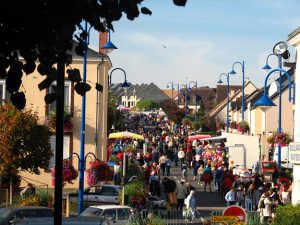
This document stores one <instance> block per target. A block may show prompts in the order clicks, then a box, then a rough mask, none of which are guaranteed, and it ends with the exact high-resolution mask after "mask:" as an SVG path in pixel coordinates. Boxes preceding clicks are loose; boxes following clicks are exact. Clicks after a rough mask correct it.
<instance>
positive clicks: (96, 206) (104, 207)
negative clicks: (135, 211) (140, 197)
mask: <svg viewBox="0 0 300 225" xmlns="http://www.w3.org/2000/svg"><path fill="white" fill-rule="evenodd" d="M89 208H97V209H103V210H105V209H131V207H129V206H127V205H123V206H122V205H92V206H89Z"/></svg>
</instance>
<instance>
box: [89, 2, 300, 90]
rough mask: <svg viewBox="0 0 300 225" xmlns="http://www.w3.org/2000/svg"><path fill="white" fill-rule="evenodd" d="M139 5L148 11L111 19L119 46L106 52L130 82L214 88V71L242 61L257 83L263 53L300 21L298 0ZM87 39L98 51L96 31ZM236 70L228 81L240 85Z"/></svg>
mask: <svg viewBox="0 0 300 225" xmlns="http://www.w3.org/2000/svg"><path fill="white" fill-rule="evenodd" d="M142 6H146V7H148V8H149V9H150V10H151V11H152V13H153V14H152V15H151V16H148V15H143V14H141V15H140V16H139V18H137V19H136V20H134V21H129V20H127V19H126V17H125V16H123V17H122V19H121V20H120V21H117V22H115V23H114V28H115V32H114V33H112V34H111V41H112V42H113V43H114V44H115V45H116V46H117V47H118V50H115V51H113V52H112V53H110V55H109V56H110V58H111V61H112V64H113V67H114V68H115V67H121V68H123V69H124V70H125V71H126V73H127V79H128V81H130V82H131V83H133V84H141V83H150V82H154V83H155V84H157V85H158V86H159V87H161V88H165V87H166V84H167V83H168V82H171V81H173V82H174V83H180V84H184V83H185V80H186V77H188V82H189V81H196V80H197V81H198V84H199V85H200V86H210V87H214V86H215V85H216V82H217V81H218V79H219V74H221V73H223V72H225V73H227V72H229V71H230V70H231V67H232V64H233V63H234V62H236V61H242V60H244V61H245V74H246V75H245V76H246V77H249V78H250V80H251V81H252V82H253V83H254V84H255V85H257V86H258V87H262V86H263V80H264V78H265V75H266V72H265V71H264V70H262V69H261V68H262V67H263V66H264V65H265V60H266V57H267V55H268V54H269V53H272V49H273V46H274V45H275V44H276V43H277V42H279V41H286V40H287V36H288V35H289V34H290V33H291V32H292V31H294V30H295V29H296V28H298V27H299V26H300V14H299V9H300V7H299V6H300V1H299V0H188V1H187V4H186V6H185V7H177V6H175V5H174V4H173V1H172V0H144V2H143V4H142ZM90 41H91V45H90V47H91V48H93V49H95V50H97V49H98V34H97V33H96V32H92V34H91V39H90ZM163 46H165V47H166V48H165V47H163ZM289 50H290V51H291V52H293V51H294V49H293V47H292V46H289ZM291 61H294V60H293V58H291ZM270 65H271V66H275V65H277V62H276V58H272V57H271V58H270ZM236 71H237V75H234V77H233V76H231V83H232V84H241V82H242V76H241V67H240V66H239V65H237V66H236ZM123 79H124V78H123V74H122V73H121V72H120V71H115V72H114V73H113V75H112V82H113V83H116V82H122V81H123Z"/></svg>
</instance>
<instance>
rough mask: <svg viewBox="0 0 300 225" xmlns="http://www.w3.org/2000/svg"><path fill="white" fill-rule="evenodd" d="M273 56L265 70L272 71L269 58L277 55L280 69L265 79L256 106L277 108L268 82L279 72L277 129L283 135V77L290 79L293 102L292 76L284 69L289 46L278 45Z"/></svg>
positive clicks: (279, 155)
mask: <svg viewBox="0 0 300 225" xmlns="http://www.w3.org/2000/svg"><path fill="white" fill-rule="evenodd" d="M277 48H279V49H277ZM273 52H274V53H273V54H270V55H268V57H267V63H266V65H265V66H264V67H263V69H265V70H269V69H271V67H270V66H269V65H268V58H269V57H270V56H271V55H275V56H277V58H278V68H276V69H273V70H271V71H270V72H269V73H268V74H267V76H266V78H265V83H264V94H263V96H262V97H261V98H259V99H258V100H257V101H256V102H255V103H254V105H255V106H259V107H270V106H276V105H275V103H274V102H273V101H272V100H271V99H270V97H269V96H268V95H267V82H268V79H269V77H270V75H271V74H273V73H274V72H279V88H278V96H279V99H278V128H277V133H278V134H281V133H282V128H281V111H282V109H281V107H282V96H281V95H282V90H281V89H282V75H285V76H286V77H287V79H288V87H289V99H288V100H289V102H290V101H292V93H291V89H292V81H291V76H290V74H289V73H288V72H287V71H285V70H283V69H282V58H285V59H287V58H288V57H289V53H288V50H287V45H286V44H285V43H284V42H279V43H277V44H276V45H275V46H274V48H273ZM277 148H278V162H277V163H278V167H279V168H281V146H280V144H279V145H278V146H277Z"/></svg>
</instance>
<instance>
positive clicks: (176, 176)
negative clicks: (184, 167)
mask: <svg viewBox="0 0 300 225" xmlns="http://www.w3.org/2000/svg"><path fill="white" fill-rule="evenodd" d="M181 174H182V172H181V170H180V167H179V166H177V167H175V166H174V165H172V167H171V175H170V176H169V177H168V178H170V179H173V180H175V181H176V182H177V183H178V184H179V182H180V180H181ZM161 178H163V177H161ZM186 182H191V184H192V186H194V187H195V189H196V199H197V211H198V212H199V213H200V217H202V218H203V219H211V215H212V212H213V211H223V210H224V209H225V202H224V201H223V199H222V198H221V194H220V193H219V192H218V191H216V190H215V188H214V185H213V184H212V187H211V190H212V192H211V193H210V192H209V188H208V187H206V192H204V185H202V184H201V183H199V181H197V180H196V181H193V171H192V169H190V170H189V171H188V177H187V179H186Z"/></svg>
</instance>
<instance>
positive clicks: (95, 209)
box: [79, 205, 131, 225]
mask: <svg viewBox="0 0 300 225" xmlns="http://www.w3.org/2000/svg"><path fill="white" fill-rule="evenodd" d="M130 216H131V208H130V207H129V206H120V205H99V206H90V207H88V208H86V209H85V210H84V211H83V212H82V213H81V214H80V215H79V217H81V218H99V219H100V220H102V221H105V222H106V221H107V222H108V223H111V224H118V225H125V224H128V222H129V221H130V219H131V217H130Z"/></svg>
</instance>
